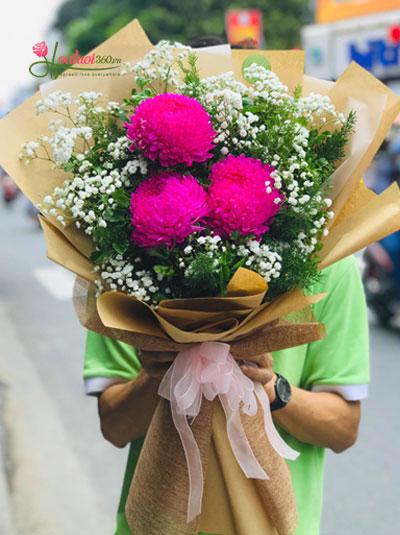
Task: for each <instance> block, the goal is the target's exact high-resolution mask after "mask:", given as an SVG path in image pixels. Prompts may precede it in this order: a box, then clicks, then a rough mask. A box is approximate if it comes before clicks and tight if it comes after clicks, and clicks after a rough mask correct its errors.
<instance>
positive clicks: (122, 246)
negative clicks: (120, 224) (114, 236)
mask: <svg viewBox="0 0 400 535" xmlns="http://www.w3.org/2000/svg"><path fill="white" fill-rule="evenodd" d="M128 247H129V242H128V241H123V242H121V243H113V249H114V251H115V252H117V253H118V254H120V255H123V254H124V253H126V251H127V250H128Z"/></svg>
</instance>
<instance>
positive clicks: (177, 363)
mask: <svg viewBox="0 0 400 535" xmlns="http://www.w3.org/2000/svg"><path fill="white" fill-rule="evenodd" d="M229 350H230V347H229V345H228V344H223V343H220V342H204V343H202V344H196V345H193V346H191V347H189V348H188V349H185V350H183V351H181V352H180V353H178V355H177V357H176V358H175V360H174V362H173V364H172V365H171V367H170V368H169V370H168V371H167V373H166V374H165V375H164V378H163V380H162V381H161V384H160V387H159V390H158V393H159V395H160V396H162V397H163V398H165V399H168V400H169V401H170V402H171V412H172V418H173V421H174V424H175V427H176V429H177V431H178V433H179V436H180V439H181V441H182V446H183V449H184V452H185V458H186V462H187V466H188V473H189V496H188V510H187V522H188V523H189V522H191V521H192V520H193V519H194V518H196V516H198V515H199V514H200V512H201V503H202V497H203V487H204V476H203V469H202V464H201V457H200V451H199V447H198V445H197V443H196V440H195V438H194V435H193V433H192V430H191V428H190V425H189V422H188V419H191V420H192V421H193V420H194V418H196V416H197V415H198V414H199V412H200V407H201V401H202V397H203V395H204V397H205V398H206V399H207V400H209V401H213V400H214V399H215V398H216V397H217V396H218V397H219V399H220V401H221V404H222V407H223V409H224V412H225V415H226V422H227V434H228V438H229V442H230V444H231V447H232V451H233V453H234V455H235V457H236V460H237V462H238V463H239V465H240V467H241V469H242V470H243V472H244V474H245V475H246V477H248V478H254V479H269V478H268V475H267V474H266V473H265V471H264V469H263V468H262V466H261V465H260V463H259V462H258V461H257V459H256V457H255V455H254V453H253V451H252V449H251V446H250V444H249V441H248V439H247V437H246V433H245V431H244V429H243V425H242V422H241V419H240V409H241V410H242V411H243V412H244V413H245V414H247V415H249V416H255V415H256V413H257V398H258V401H259V403H260V404H261V407H262V410H263V412H264V427H265V432H266V435H267V437H268V439H269V441H270V443H271V445H272V447H273V448H274V450H275V451H276V452H277V453H278V454H279V455H281V457H284V458H285V459H290V460H294V459H296V458H297V457H298V455H299V454H298V452H296V451H294V450H293V449H292V448H290V447H289V446H288V445H287V444H286V443H285V442H284V441H283V439H282V438H281V436H280V435H279V433H278V432H277V430H276V429H275V426H274V423H273V421H272V416H271V409H270V406H269V399H268V396H267V394H266V392H265V390H264V387H263V386H262V385H261V383H254V382H253V381H251V380H250V379H249V378H248V377H246V376H245V375H244V374H243V373H242V371H241V369H240V368H239V366H238V364H237V362H236V361H235V359H234V358H233V356H232V355H231V354H230V352H229ZM250 364H251V363H250Z"/></svg>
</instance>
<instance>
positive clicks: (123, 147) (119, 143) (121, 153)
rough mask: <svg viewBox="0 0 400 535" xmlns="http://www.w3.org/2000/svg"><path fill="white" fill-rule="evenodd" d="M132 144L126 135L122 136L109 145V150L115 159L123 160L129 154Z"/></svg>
mask: <svg viewBox="0 0 400 535" xmlns="http://www.w3.org/2000/svg"><path fill="white" fill-rule="evenodd" d="M130 144H131V142H130V141H129V139H128V138H127V137H126V136H121V137H119V138H117V139H116V140H115V141H113V142H112V143H110V144H109V145H108V147H107V152H108V153H109V154H110V156H111V157H112V158H113V159H114V160H121V159H122V158H126V157H127V156H128V154H129V145H130Z"/></svg>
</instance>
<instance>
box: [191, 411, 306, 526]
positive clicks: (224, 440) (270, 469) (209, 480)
mask: <svg viewBox="0 0 400 535" xmlns="http://www.w3.org/2000/svg"><path fill="white" fill-rule="evenodd" d="M260 416H261V415H260V414H258V416H256V417H255V418H251V422H250V426H249V427H250V429H251V428H252V427H253V426H254V425H255V429H257V430H259V428H260V425H261V427H262V417H261V419H260ZM256 420H258V423H255V421H256ZM244 425H245V427H246V422H245V421H244ZM246 433H247V434H248V429H247V428H246ZM251 435H252V436H253V435H254V430H252V431H251ZM248 436H250V435H249V434H248ZM261 440H262V441H263V443H264V448H263V451H264V457H263V458H262V460H261V458H260V457H258V460H259V461H260V462H261V464H262V466H263V468H264V470H265V471H266V472H267V474H268V475H272V474H274V476H273V477H276V479H277V481H279V482H280V483H281V484H282V487H280V486H279V483H277V484H275V485H274V484H271V483H272V480H270V481H266V482H263V483H264V488H263V492H259V489H258V488H257V486H256V485H255V484H254V481H253V480H250V479H247V478H246V477H245V476H244V474H243V472H242V471H241V469H240V467H239V465H238V463H237V461H236V459H235V458H234V456H233V453H232V449H231V446H230V444H229V441H228V437H227V434H226V419H225V414H224V412H223V409H222V407H221V405H220V403H219V402H216V403H215V405H214V417H213V439H212V444H211V448H210V454H209V469H208V472H207V477H206V482H205V493H204V501H203V514H202V518H201V521H200V529H201V531H204V532H206V533H218V535H222V534H224V535H248V534H249V533H251V535H283V534H284V533H291V531H289V532H287V531H278V530H277V529H276V528H275V527H274V523H273V522H272V520H271V518H270V517H271V514H270V511H269V510H268V509H267V507H266V503H268V501H269V498H271V500H270V501H271V502H273V503H277V502H279V503H281V504H282V503H285V504H286V506H285V511H284V512H283V515H284V516H287V517H288V518H290V519H291V521H293V523H292V524H291V526H290V529H291V530H292V532H293V531H294V529H295V527H296V518H295V515H294V516H293V515H292V513H291V512H289V510H291V509H292V508H293V509H294V511H295V509H296V507H295V503H294V495H293V490H292V488H291V481H290V474H289V472H288V469H287V466H286V463H285V462H284V461H283V459H282V458H281V457H279V456H278V455H277V454H276V453H275V451H274V450H273V449H272V448H271V446H270V445H269V443H268V442H267V443H266V444H265V437H261ZM254 451H255V450H254ZM265 461H266V462H265ZM227 481H229V482H230V484H229V485H227V484H226V482H227ZM280 493H282V494H283V496H278V495H279V494H280ZM282 498H283V499H282ZM266 511H268V514H266Z"/></svg>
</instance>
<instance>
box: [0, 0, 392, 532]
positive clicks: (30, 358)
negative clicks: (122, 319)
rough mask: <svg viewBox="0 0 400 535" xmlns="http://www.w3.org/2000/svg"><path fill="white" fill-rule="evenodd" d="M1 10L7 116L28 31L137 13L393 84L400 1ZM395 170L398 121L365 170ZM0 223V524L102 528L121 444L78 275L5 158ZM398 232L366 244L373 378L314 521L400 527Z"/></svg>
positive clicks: (0, 92)
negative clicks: (91, 343) (78, 308)
mask: <svg viewBox="0 0 400 535" xmlns="http://www.w3.org/2000/svg"><path fill="white" fill-rule="evenodd" d="M183 5H184V9H183ZM194 12H195V13H196V17H193V13H194ZM1 15H2V16H1V30H2V31H1V32H0V47H1V48H0V49H1V50H3V51H5V50H10V51H11V50H12V59H10V57H11V56H9V57H8V58H6V57H5V56H6V55H5V54H2V56H1V64H0V69H1V72H2V74H3V83H2V84H0V116H1V115H4V114H5V113H7V111H9V110H10V109H12V108H13V107H14V106H15V105H17V104H18V103H19V102H21V101H23V100H24V99H25V98H26V97H27V96H29V95H30V94H32V93H33V92H34V91H35V90H36V89H37V87H36V84H35V80H34V79H33V78H32V77H31V76H30V75H29V74H28V66H29V64H30V63H31V62H32V61H33V56H32V51H31V47H32V44H33V43H35V42H38V41H41V40H44V39H46V40H47V41H49V42H53V41H59V43H60V47H61V49H62V50H63V51H64V53H65V54H67V53H73V52H75V50H79V52H80V53H82V54H84V53H86V52H88V51H89V50H91V49H92V48H93V47H94V46H96V45H97V44H98V43H100V42H101V41H103V40H104V39H106V38H107V37H109V36H110V35H112V34H113V33H115V32H116V31H117V30H118V29H120V28H121V27H122V26H123V25H125V24H126V23H128V22H129V21H130V20H131V19H133V18H134V17H137V18H139V20H140V22H141V23H142V25H143V27H144V29H145V30H146V32H147V33H148V34H149V36H150V38H151V40H152V41H153V42H156V41H158V40H160V39H168V38H169V39H176V40H180V41H185V42H187V41H188V40H189V39H191V38H193V37H196V36H202V35H205V34H208V35H216V36H220V37H223V38H224V39H226V38H228V39H229V41H230V42H231V43H233V44H234V43H238V42H240V43H243V42H247V43H251V46H253V47H256V46H262V47H264V48H269V49H277V48H278V49H283V48H304V49H305V52H306V70H307V72H308V73H309V74H311V75H314V76H317V77H320V78H325V79H329V80H334V79H335V78H337V76H339V74H340V72H342V71H343V69H344V68H345V67H346V65H348V63H349V62H350V61H352V60H354V61H357V62H358V63H360V64H361V65H362V66H363V67H365V68H366V69H368V70H370V71H371V72H373V74H375V75H376V76H377V77H378V78H380V79H381V80H382V81H384V82H385V83H387V84H389V85H390V86H391V87H392V88H393V90H395V91H397V92H400V0H380V1H373V0H365V1H364V2H358V1H355V0H354V1H350V0H344V1H341V2H337V1H336V0H319V1H317V2H309V1H308V0H268V1H267V0H249V1H247V0H242V1H240V2H236V3H233V2H231V1H229V0H185V2H182V1H181V0H179V1H178V0H149V1H142V0H69V1H67V2H62V1H61V0H36V1H35V2H34V3H32V4H27V3H25V2H23V1H22V0H15V1H14V2H13V3H12V4H11V5H9V6H7V13H6V10H5V7H4V6H3V7H2V8H1ZM17 29H18V32H17V31H16V30H17ZM399 177H400V130H399V126H398V125H395V126H394V128H393V129H392V131H391V132H390V134H389V136H388V138H387V140H386V141H385V143H384V144H383V145H382V147H381V150H380V151H379V153H378V156H377V158H376V160H375V162H374V165H373V166H372V167H371V169H370V170H369V172H368V176H367V177H366V181H367V182H368V184H369V185H370V186H371V187H372V188H374V189H375V190H376V191H377V192H380V191H382V190H383V189H385V188H386V187H387V186H388V185H389V184H390V183H391V182H393V181H395V180H397V181H399ZM0 236H1V254H0V326H1V327H0V332H1V338H0V342H1V343H0V535H28V534H29V535H56V534H57V535H92V534H96V535H111V534H112V533H113V527H114V516H115V511H116V508H117V503H118V498H119V492H120V488H121V482H122V476H123V471H124V465H125V460H126V456H127V450H126V449H125V450H118V449H116V448H114V447H112V446H111V445H109V444H108V443H106V442H105V441H104V439H103V438H102V436H101V433H100V430H99V425H98V417H97V407H96V400H95V399H88V398H85V396H84V393H83V382H82V360H83V349H84V334H85V333H84V331H83V329H82V328H81V327H80V325H79V323H78V320H77V319H76V317H75V313H74V311H73V307H72V302H71V292H72V285H73V275H72V274H70V273H68V272H67V271H65V270H63V269H61V268H59V267H58V266H56V265H55V264H52V263H51V262H49V261H48V260H46V257H45V244H44V240H43V236H42V232H41V230H40V228H39V225H38V223H37V218H36V210H35V208H34V207H32V206H31V205H29V203H28V202H27V200H26V199H25V198H24V197H23V195H22V193H20V192H18V190H17V188H16V187H15V185H14V184H13V182H12V181H11V179H10V178H9V177H8V176H7V174H6V173H5V172H3V171H1V170H0ZM399 242H400V238H399V233H397V234H396V235H393V236H391V237H390V238H388V239H386V240H384V241H382V242H381V243H379V244H375V245H374V246H372V247H370V248H368V250H367V251H365V252H364V254H363V255H360V256H359V261H360V270H361V271H362V273H363V277H364V283H365V289H366V293H367V297H368V301H369V304H370V320H371V358H372V378H373V381H372V385H371V392H370V397H369V399H368V400H366V401H365V402H364V403H363V421H362V426H361V431H360V437H359V440H358V442H357V444H356V446H354V447H353V448H351V449H350V450H348V451H346V452H345V453H343V454H341V455H334V454H330V453H329V454H328V466H327V474H326V482H325V508H324V514H323V522H322V530H321V535H337V534H340V535H393V534H396V533H400V519H399V514H398V511H399V499H400V491H399V480H400V467H399V464H398V463H397V454H398V452H399V451H400V419H399V416H398V414H399V409H400V394H399V388H398V383H399V377H400V306H399V301H400V292H399V286H400V269H399V263H400V245H399ZM160 535H161V534H160ZM249 535H251V534H249Z"/></svg>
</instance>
